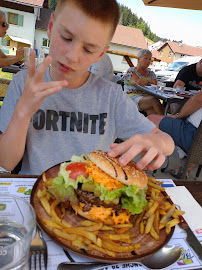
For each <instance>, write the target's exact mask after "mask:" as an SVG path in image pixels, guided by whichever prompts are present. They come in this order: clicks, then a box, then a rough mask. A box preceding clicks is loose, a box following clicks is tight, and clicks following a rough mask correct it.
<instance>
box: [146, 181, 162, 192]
mask: <svg viewBox="0 0 202 270" xmlns="http://www.w3.org/2000/svg"><path fill="white" fill-rule="evenodd" d="M147 185H149V186H150V187H153V188H155V189H157V190H160V191H165V188H163V187H162V186H160V185H157V184H155V183H153V182H151V181H148V183H147Z"/></svg>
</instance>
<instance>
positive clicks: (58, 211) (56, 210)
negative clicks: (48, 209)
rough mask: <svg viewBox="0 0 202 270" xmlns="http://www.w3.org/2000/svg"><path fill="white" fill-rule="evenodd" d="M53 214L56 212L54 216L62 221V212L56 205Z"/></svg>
mask: <svg viewBox="0 0 202 270" xmlns="http://www.w3.org/2000/svg"><path fill="white" fill-rule="evenodd" d="M55 212H56V214H57V216H58V217H59V218H60V219H62V216H63V215H62V211H61V209H60V208H59V207H58V205H56V206H55Z"/></svg>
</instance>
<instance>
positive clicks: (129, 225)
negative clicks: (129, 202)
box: [112, 223, 133, 228]
mask: <svg viewBox="0 0 202 270" xmlns="http://www.w3.org/2000/svg"><path fill="white" fill-rule="evenodd" d="M132 227H133V225H132V224H130V223H128V224H117V225H112V228H132Z"/></svg>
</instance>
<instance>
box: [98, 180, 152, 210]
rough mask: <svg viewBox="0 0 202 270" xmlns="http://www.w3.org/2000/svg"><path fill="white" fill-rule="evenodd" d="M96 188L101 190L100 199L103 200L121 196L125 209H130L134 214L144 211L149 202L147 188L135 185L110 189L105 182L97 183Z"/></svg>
mask: <svg viewBox="0 0 202 270" xmlns="http://www.w3.org/2000/svg"><path fill="white" fill-rule="evenodd" d="M96 189H98V190H100V192H101V196H100V199H101V200H102V201H103V200H110V201H112V200H114V199H116V198H120V197H121V203H122V207H123V209H127V210H129V211H130V212H131V213H132V215H134V214H139V213H141V212H142V210H143V208H144V207H145V206H147V204H148V202H147V200H146V194H145V191H146V189H147V187H146V188H144V189H138V187H137V186H136V185H135V186H124V187H123V188H119V189H117V190H112V191H109V190H108V189H107V188H106V187H104V185H103V184H101V185H99V184H96Z"/></svg>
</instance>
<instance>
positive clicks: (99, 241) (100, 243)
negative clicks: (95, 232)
mask: <svg viewBox="0 0 202 270" xmlns="http://www.w3.org/2000/svg"><path fill="white" fill-rule="evenodd" d="M97 246H98V247H102V239H100V238H99V237H98V238H97Z"/></svg>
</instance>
